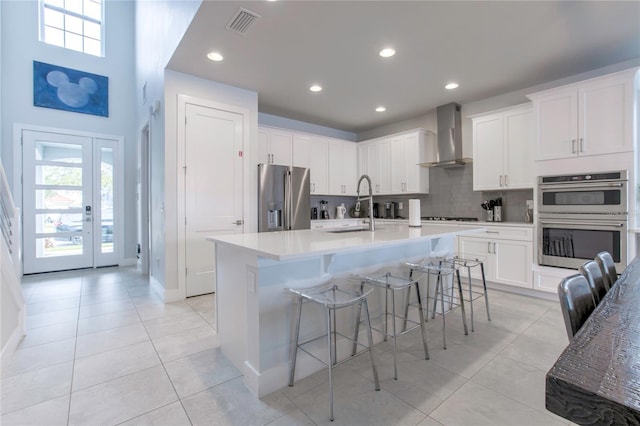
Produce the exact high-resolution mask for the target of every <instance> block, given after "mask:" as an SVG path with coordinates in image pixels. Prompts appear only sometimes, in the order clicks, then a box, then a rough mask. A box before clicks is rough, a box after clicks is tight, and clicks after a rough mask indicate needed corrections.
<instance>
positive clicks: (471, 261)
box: [448, 254, 491, 331]
mask: <svg viewBox="0 0 640 426" xmlns="http://www.w3.org/2000/svg"><path fill="white" fill-rule="evenodd" d="M448 261H450V262H453V263H454V264H455V265H456V266H457V267H458V268H467V277H468V278H469V281H468V282H469V298H468V299H465V302H469V307H470V310H471V331H475V329H474V326H473V301H474V300H476V299H479V298H481V297H483V296H484V303H485V306H486V308H487V320H488V321H491V313H490V312H489V295H488V294H487V281H486V279H485V275H484V256H479V255H475V254H456V255H454V256H453V257H451V258H450V259H448ZM478 266H479V267H480V275H481V276H482V291H481V292H480V291H474V290H473V285H472V284H471V268H475V267H478Z"/></svg>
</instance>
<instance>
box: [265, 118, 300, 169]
mask: <svg viewBox="0 0 640 426" xmlns="http://www.w3.org/2000/svg"><path fill="white" fill-rule="evenodd" d="M292 144H293V133H291V132H287V131H281V130H279V129H272V128H269V127H260V128H259V129H258V163H264V164H280V165H284V166H290V165H291V164H292V163H291V160H292V151H291V148H292Z"/></svg>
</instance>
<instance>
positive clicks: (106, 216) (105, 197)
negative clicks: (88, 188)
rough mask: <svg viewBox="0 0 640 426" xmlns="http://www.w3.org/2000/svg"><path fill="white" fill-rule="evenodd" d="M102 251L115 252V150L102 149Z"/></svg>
mask: <svg viewBox="0 0 640 426" xmlns="http://www.w3.org/2000/svg"><path fill="white" fill-rule="evenodd" d="M100 218H101V224H100V226H101V244H100V247H101V252H102V253H113V150H112V149H111V148H101V149H100Z"/></svg>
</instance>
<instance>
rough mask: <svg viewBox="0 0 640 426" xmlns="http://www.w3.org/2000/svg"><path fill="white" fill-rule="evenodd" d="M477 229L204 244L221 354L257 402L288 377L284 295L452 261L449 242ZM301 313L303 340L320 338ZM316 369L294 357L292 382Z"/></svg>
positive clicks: (262, 236)
mask: <svg viewBox="0 0 640 426" xmlns="http://www.w3.org/2000/svg"><path fill="white" fill-rule="evenodd" d="M482 229H483V228H482V227H478V228H464V229H461V228H458V227H457V226H448V225H440V224H425V225H423V226H422V227H418V228H411V227H409V226H408V225H407V224H406V223H403V224H385V225H382V226H380V227H377V228H376V230H375V231H374V232H371V231H368V230H363V231H358V232H330V231H327V230H311V229H309V230H300V231H284V232H269V233H250V234H236V235H226V236H211V237H208V238H207V239H208V240H209V241H211V242H213V243H215V244H216V282H217V294H216V303H217V324H218V333H219V337H220V346H221V349H222V352H223V353H224V355H225V356H226V357H227V358H228V359H229V360H230V361H231V362H232V363H233V364H234V365H235V366H236V367H237V368H238V369H239V370H240V371H242V372H243V374H244V379H245V383H246V385H247V386H248V387H249V388H250V389H251V390H252V391H253V392H254V393H255V394H256V395H257V396H259V397H261V396H264V395H267V394H269V393H271V392H273V391H275V390H277V389H280V388H282V387H284V386H286V385H287V382H288V370H289V351H290V342H291V323H292V310H293V306H292V297H291V295H290V293H289V292H288V291H287V289H288V288H295V287H305V286H309V285H314V284H319V283H321V282H324V281H326V280H329V279H331V278H332V277H344V276H350V275H351V274H353V273H366V272H371V271H374V270H377V269H379V268H381V267H383V266H385V265H397V264H398V263H400V262H402V261H407V260H419V259H421V258H424V257H426V256H428V255H445V254H447V253H452V252H453V250H454V248H455V237H456V235H459V234H462V233H468V232H476V231H480V230H482ZM307 313H308V310H307V309H306V308H305V309H304V310H303V322H302V326H301V327H302V331H303V333H304V334H306V335H313V333H314V332H316V331H317V332H318V333H320V332H321V331H322V325H323V324H324V321H322V320H320V318H321V317H320V316H318V320H320V321H314V318H309V316H307V317H305V315H306V314H307ZM317 313H318V315H319V314H320V312H319V311H318V312H317ZM311 315H312V316H313V313H312V314H311ZM345 320H346V319H345ZM315 329H317V330H315ZM321 368H322V365H321V364H319V363H318V362H317V361H315V360H313V359H312V358H310V357H308V356H299V358H298V363H297V366H296V378H297V379H298V378H301V377H305V376H307V375H309V374H312V373H313V372H315V371H317V370H319V369H321Z"/></svg>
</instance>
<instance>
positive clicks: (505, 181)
mask: <svg viewBox="0 0 640 426" xmlns="http://www.w3.org/2000/svg"><path fill="white" fill-rule="evenodd" d="M508 176H509V175H504V186H509V183H508V181H507V179H508Z"/></svg>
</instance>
